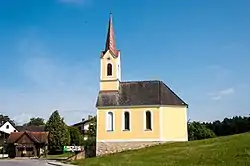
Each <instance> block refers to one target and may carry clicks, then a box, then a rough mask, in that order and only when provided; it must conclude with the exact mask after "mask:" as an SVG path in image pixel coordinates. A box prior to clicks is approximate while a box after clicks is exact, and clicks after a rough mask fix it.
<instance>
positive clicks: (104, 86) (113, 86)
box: [100, 81, 119, 91]
mask: <svg viewBox="0 0 250 166" xmlns="http://www.w3.org/2000/svg"><path fill="white" fill-rule="evenodd" d="M118 89H119V81H102V82H100V90H103V91H105V90H118Z"/></svg>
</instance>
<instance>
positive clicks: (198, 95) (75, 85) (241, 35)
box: [0, 0, 250, 124]
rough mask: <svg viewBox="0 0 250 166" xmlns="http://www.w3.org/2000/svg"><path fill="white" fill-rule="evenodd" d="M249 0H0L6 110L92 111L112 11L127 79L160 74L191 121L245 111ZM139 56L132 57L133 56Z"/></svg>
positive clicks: (25, 115) (70, 115) (74, 116)
mask: <svg viewBox="0 0 250 166" xmlns="http://www.w3.org/2000/svg"><path fill="white" fill-rule="evenodd" d="M249 8H250V1H249V0H237V1H236V0H227V1H226V0H224V1H223V0H221V1H218V0H210V1H200V0H193V1H186V0H169V1H165V0H158V1H152V0H144V1H134V0H127V1H115V0H106V1H103V0H40V1H39V0H37V1H34V0H22V1H20V0H11V1H7V0H2V1H0V55H1V60H0V77H1V81H0V110H1V111H0V113H4V114H7V115H9V116H10V117H11V118H13V119H14V120H16V121H17V122H18V123H23V122H25V121H26V120H27V119H29V118H30V117H33V116H42V117H44V118H46V119H47V118H48V117H49V115H50V114H51V112H52V111H54V110H55V109H58V110H59V111H60V113H61V115H62V116H64V117H65V120H66V122H67V123H70V124H71V123H74V122H78V121H80V120H81V118H82V117H85V116H87V115H88V114H95V111H96V110H95V107H94V104H95V101H96V96H97V93H98V88H99V60H100V59H99V57H100V52H101V51H102V50H103V49H104V44H105V43H104V42H105V38H106V33H107V26H108V17H109V12H113V21H114V28H115V34H116V41H117V47H118V48H119V49H120V50H121V56H122V79H123V80H151V79H160V80H163V81H164V82H165V83H166V84H167V85H168V86H170V87H171V88H172V89H173V90H174V91H175V92H176V93H177V94H178V95H179V96H180V97H182V98H183V99H184V100H185V101H186V102H187V103H188V104H189V109H188V116H189V118H190V119H191V120H201V121H212V120H216V119H222V118H224V117H226V116H227V117H231V116H234V115H248V114H249V113H250V110H249V107H248V102H249V94H250V77H249V76H248V75H249V71H250V65H249V63H250V31H249V29H250V10H249ZM132 59H134V60H132Z"/></svg>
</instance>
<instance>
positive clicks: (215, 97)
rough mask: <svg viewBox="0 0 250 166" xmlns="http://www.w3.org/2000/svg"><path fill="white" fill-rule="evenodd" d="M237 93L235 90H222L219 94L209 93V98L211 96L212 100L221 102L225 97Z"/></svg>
mask: <svg viewBox="0 0 250 166" xmlns="http://www.w3.org/2000/svg"><path fill="white" fill-rule="evenodd" d="M234 92H235V89H234V88H227V89H222V90H220V91H218V92H210V93H208V95H209V96H211V99H212V100H221V99H222V98H223V97H225V96H228V95H231V94H233V93H234Z"/></svg>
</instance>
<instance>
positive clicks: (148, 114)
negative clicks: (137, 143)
mask: <svg viewBox="0 0 250 166" xmlns="http://www.w3.org/2000/svg"><path fill="white" fill-rule="evenodd" d="M146 130H152V115H151V112H150V111H146Z"/></svg>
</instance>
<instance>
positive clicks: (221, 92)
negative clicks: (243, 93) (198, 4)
mask: <svg viewBox="0 0 250 166" xmlns="http://www.w3.org/2000/svg"><path fill="white" fill-rule="evenodd" d="M232 93H234V88H228V89H224V90H221V91H220V92H219V94H220V95H230V94H232Z"/></svg>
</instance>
